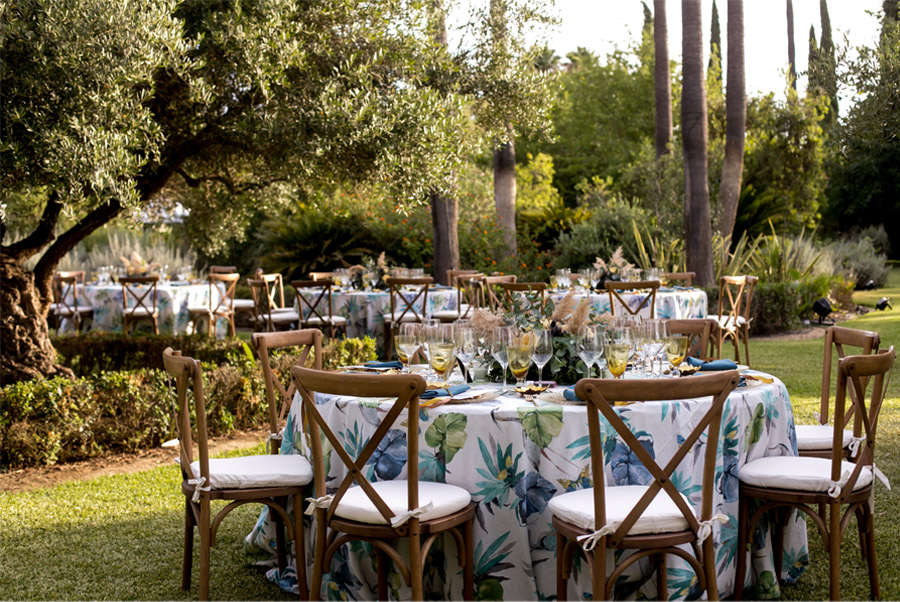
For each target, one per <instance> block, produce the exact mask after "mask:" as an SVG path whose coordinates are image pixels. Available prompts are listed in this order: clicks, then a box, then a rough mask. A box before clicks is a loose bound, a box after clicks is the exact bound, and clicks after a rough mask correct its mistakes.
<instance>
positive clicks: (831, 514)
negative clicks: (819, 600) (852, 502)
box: [828, 501, 841, 600]
mask: <svg viewBox="0 0 900 602" xmlns="http://www.w3.org/2000/svg"><path fill="white" fill-rule="evenodd" d="M828 505H829V508H828V594H829V598H830V599H831V600H840V599H841V503H840V502H839V501H834V502H832V503H830V504H828Z"/></svg>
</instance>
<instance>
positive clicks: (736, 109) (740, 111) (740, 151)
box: [719, 0, 747, 237]
mask: <svg viewBox="0 0 900 602" xmlns="http://www.w3.org/2000/svg"><path fill="white" fill-rule="evenodd" d="M746 126H747V92H746V85H745V81H744V0H730V2H728V82H727V88H726V91H725V161H724V162H723V163H722V181H721V184H720V185H719V211H720V213H719V232H720V233H721V235H722V236H723V237H729V236H731V234H732V233H733V231H734V223H735V220H736V219H737V210H738V200H739V199H740V196H741V178H742V176H743V173H744V138H745V130H746Z"/></svg>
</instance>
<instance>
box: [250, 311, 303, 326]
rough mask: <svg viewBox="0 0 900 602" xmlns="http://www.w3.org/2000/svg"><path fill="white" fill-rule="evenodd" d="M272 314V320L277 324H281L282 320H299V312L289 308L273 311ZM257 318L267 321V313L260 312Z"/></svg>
mask: <svg viewBox="0 0 900 602" xmlns="http://www.w3.org/2000/svg"><path fill="white" fill-rule="evenodd" d="M271 315H272V321H273V322H276V323H278V324H282V323H284V322H298V321H299V320H300V314H298V313H297V312H295V311H293V310H291V311H290V312H287V311H283V312H275V313H273V314H271ZM257 320H259V321H260V322H268V321H269V316H268V315H267V314H260V315H259V316H258V317H257Z"/></svg>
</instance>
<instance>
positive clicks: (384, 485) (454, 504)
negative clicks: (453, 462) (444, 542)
mask: <svg viewBox="0 0 900 602" xmlns="http://www.w3.org/2000/svg"><path fill="white" fill-rule="evenodd" d="M372 487H373V488H374V489H375V491H377V492H378V495H380V496H381V498H382V499H383V500H384V501H385V503H386V504H387V505H388V507H389V508H390V509H391V512H393V513H394V515H398V516H399V515H400V514H402V513H404V512H406V511H407V510H408V508H409V502H408V499H407V496H408V493H407V491H408V488H409V481H378V482H376V483H372ZM471 501H472V496H471V495H470V494H469V492H468V491H466V490H465V489H463V488H462V487H457V486H456V485H447V484H445V483H432V482H430V481H419V505H420V506H425V505H427V504H428V502H431V503H432V504H434V507H433V508H432V509H431V510H429V511H428V512H426V513H424V514H423V515H422V516H420V517H419V520H420V521H427V520H433V519H436V518H441V517H442V516H449V515H451V514H453V513H454V512H459V511H460V510H462V509H463V508H465V507H466V506H468V505H469V502H471ZM334 514H335V515H336V516H340V517H341V518H345V519H348V520H355V521H359V522H363V523H369V524H370V525H386V524H388V522H387V521H386V520H384V517H383V516H381V513H380V512H378V509H377V508H376V507H375V504H373V503H372V500H370V499H369V496H368V495H366V492H365V491H364V490H363V489H362V488H361V487H351V488H350V489H348V490H347V493H346V494H345V495H344V497H343V498H341V503H340V504H339V505H338V507H337V510H335V511H334Z"/></svg>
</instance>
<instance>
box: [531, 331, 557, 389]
mask: <svg viewBox="0 0 900 602" xmlns="http://www.w3.org/2000/svg"><path fill="white" fill-rule="evenodd" d="M533 334H534V351H533V352H532V354H531V359H532V360H534V363H535V364H536V365H537V367H538V371H539V374H540V380H539V381H538V386H540V385H541V384H542V383H543V381H544V366H546V365H547V362H549V361H550V358H551V357H553V336H552V334H551V333H550V331H549V330H547V329H546V328H540V329H538V330H535V331H534V333H533Z"/></svg>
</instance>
